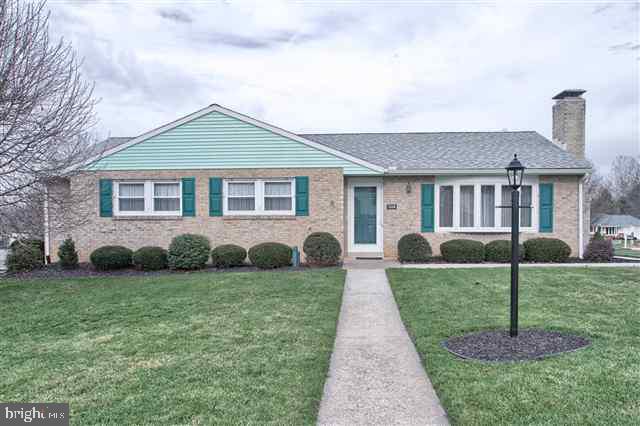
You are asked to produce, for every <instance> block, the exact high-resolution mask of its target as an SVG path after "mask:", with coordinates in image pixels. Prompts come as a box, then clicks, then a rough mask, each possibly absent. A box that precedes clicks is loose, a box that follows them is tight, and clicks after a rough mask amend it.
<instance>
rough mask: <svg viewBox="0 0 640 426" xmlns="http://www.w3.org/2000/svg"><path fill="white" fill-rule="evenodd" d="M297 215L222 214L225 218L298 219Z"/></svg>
mask: <svg viewBox="0 0 640 426" xmlns="http://www.w3.org/2000/svg"><path fill="white" fill-rule="evenodd" d="M296 217H297V216H291V215H287V216H284V215H283V216H269V215H265V216H260V215H236V216H222V219H223V220H296Z"/></svg>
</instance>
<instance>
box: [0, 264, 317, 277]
mask: <svg viewBox="0 0 640 426" xmlns="http://www.w3.org/2000/svg"><path fill="white" fill-rule="evenodd" d="M309 269H319V268H318V267H313V268H310V267H308V266H299V267H295V268H294V267H292V266H290V267H286V268H278V269H268V271H308V270H309ZM255 271H263V270H262V269H258V268H256V267H255V266H251V265H246V266H238V267H235V268H228V269H219V268H214V267H212V266H210V265H208V266H207V267H205V268H204V269H198V270H195V271H172V270H170V269H163V270H160V271H141V270H139V269H135V268H126V269H120V270H116V271H97V270H96V269H94V268H93V266H92V265H91V264H90V263H81V264H79V265H78V269H71V270H69V269H62V268H61V267H59V266H58V265H56V264H52V265H47V266H44V267H42V268H39V269H34V270H33V271H29V272H19V273H7V274H6V275H3V278H15V279H24V280H31V279H41V278H44V279H60V278H86V277H144V276H158V275H168V274H190V273H197V272H211V273H216V272H255Z"/></svg>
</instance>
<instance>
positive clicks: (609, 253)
mask: <svg viewBox="0 0 640 426" xmlns="http://www.w3.org/2000/svg"><path fill="white" fill-rule="evenodd" d="M584 258H585V259H586V260H588V261H590V262H610V261H611V259H613V243H612V242H611V240H605V239H596V238H595V236H594V238H592V239H591V241H589V244H587V249H586V250H585V252H584Z"/></svg>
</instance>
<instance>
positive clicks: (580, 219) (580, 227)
mask: <svg viewBox="0 0 640 426" xmlns="http://www.w3.org/2000/svg"><path fill="white" fill-rule="evenodd" d="M583 180H584V176H583V177H581V178H580V179H579V180H578V257H579V258H580V259H582V256H583V254H584V232H583V227H584V224H583V221H584V213H583V211H582V210H583V208H584V202H583V195H582V187H583V184H582V182H583Z"/></svg>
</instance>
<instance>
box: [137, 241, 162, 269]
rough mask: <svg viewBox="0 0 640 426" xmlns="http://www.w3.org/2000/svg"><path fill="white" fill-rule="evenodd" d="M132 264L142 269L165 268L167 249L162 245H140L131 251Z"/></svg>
mask: <svg viewBox="0 0 640 426" xmlns="http://www.w3.org/2000/svg"><path fill="white" fill-rule="evenodd" d="M133 264H134V265H135V266H136V268H139V269H142V270H143V271H158V270H160V269H166V268H167V266H168V261H167V251H166V250H165V249H163V248H162V247H154V246H147V247H141V248H139V249H138V250H136V251H135V252H134V253H133Z"/></svg>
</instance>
